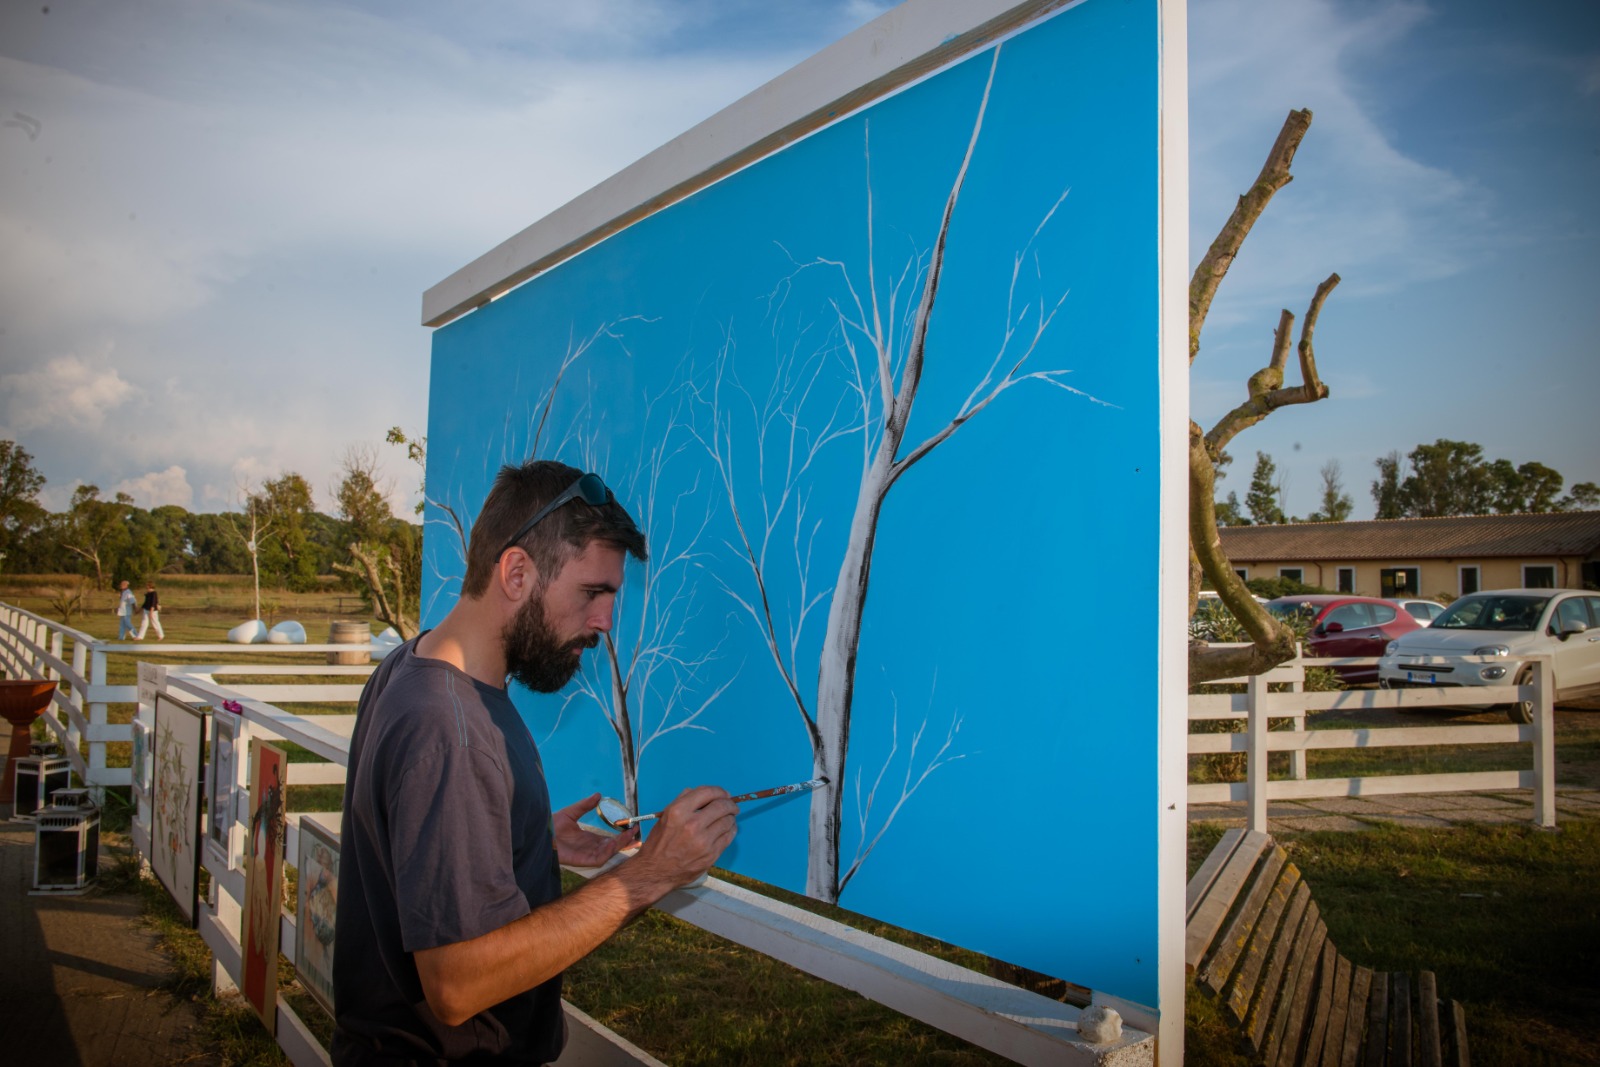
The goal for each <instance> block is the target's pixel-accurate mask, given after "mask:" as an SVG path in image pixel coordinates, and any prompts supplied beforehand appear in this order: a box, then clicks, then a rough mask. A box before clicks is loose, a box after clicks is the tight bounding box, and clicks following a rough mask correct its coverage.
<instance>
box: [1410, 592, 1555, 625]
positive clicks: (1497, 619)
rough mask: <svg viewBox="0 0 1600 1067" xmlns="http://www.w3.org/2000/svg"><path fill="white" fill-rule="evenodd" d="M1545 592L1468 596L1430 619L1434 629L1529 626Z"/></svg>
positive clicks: (1535, 621)
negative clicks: (1538, 594)
mask: <svg viewBox="0 0 1600 1067" xmlns="http://www.w3.org/2000/svg"><path fill="white" fill-rule="evenodd" d="M1548 603H1550V598H1549V597H1547V596H1469V597H1463V598H1462V599H1460V600H1458V601H1456V602H1455V603H1454V604H1451V605H1450V608H1449V610H1447V611H1446V612H1445V613H1444V614H1443V615H1441V616H1439V617H1438V618H1437V619H1435V620H1433V628H1434V629H1435V630H1532V629H1533V628H1534V627H1536V626H1538V625H1539V616H1541V615H1543V614H1544V606H1545V605H1546V604H1548Z"/></svg>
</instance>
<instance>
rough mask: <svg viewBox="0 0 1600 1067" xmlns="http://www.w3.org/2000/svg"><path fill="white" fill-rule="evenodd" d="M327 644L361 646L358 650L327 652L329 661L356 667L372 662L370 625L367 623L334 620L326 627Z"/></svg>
mask: <svg viewBox="0 0 1600 1067" xmlns="http://www.w3.org/2000/svg"><path fill="white" fill-rule="evenodd" d="M328 644H330V645H360V646H361V650H360V651H359V652H357V651H350V652H329V653H328V662H329V663H335V664H343V665H345V666H350V667H357V666H360V665H361V664H363V663H371V662H372V627H371V626H369V625H368V624H367V623H364V622H344V621H338V622H335V623H334V624H333V625H332V626H330V627H329V628H328Z"/></svg>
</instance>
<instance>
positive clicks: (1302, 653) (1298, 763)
mask: <svg viewBox="0 0 1600 1067" xmlns="http://www.w3.org/2000/svg"><path fill="white" fill-rule="evenodd" d="M1305 658H1306V650H1305V648H1304V647H1302V646H1300V645H1296V646H1295V649H1294V659H1293V660H1292V661H1290V662H1291V663H1292V665H1293V666H1294V667H1296V668H1297V669H1298V670H1299V671H1300V680H1299V681H1295V682H1290V683H1289V692H1291V693H1296V694H1298V693H1304V692H1305V691H1306V686H1305V681H1306V665H1305V663H1304V662H1303V661H1304V660H1305ZM1289 728H1290V729H1291V730H1293V731H1294V732H1295V733H1300V732H1302V731H1303V730H1305V728H1306V707H1305V705H1304V704H1303V703H1300V702H1299V701H1296V702H1295V706H1294V720H1293V722H1291V723H1290V726H1289ZM1291 755H1292V757H1293V762H1294V777H1295V780H1296V781H1301V782H1303V781H1305V780H1306V750H1305V749H1303V748H1297V749H1295V750H1294V752H1293V753H1291Z"/></svg>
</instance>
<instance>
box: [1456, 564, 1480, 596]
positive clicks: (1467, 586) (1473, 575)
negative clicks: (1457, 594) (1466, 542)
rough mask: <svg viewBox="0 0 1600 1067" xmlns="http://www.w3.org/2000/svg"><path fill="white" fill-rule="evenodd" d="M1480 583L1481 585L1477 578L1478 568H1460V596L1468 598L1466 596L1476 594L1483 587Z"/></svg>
mask: <svg viewBox="0 0 1600 1067" xmlns="http://www.w3.org/2000/svg"><path fill="white" fill-rule="evenodd" d="M1480 583H1481V579H1480V578H1479V577H1478V568H1477V567H1462V568H1461V595H1462V596H1468V595H1470V594H1472V593H1476V592H1477V591H1478V590H1479V589H1481V588H1483V586H1482V585H1481V584H1480Z"/></svg>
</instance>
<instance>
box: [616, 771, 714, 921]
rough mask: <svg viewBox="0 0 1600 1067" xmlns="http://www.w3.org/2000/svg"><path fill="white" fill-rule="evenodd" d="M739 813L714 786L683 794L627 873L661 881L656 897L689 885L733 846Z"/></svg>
mask: <svg viewBox="0 0 1600 1067" xmlns="http://www.w3.org/2000/svg"><path fill="white" fill-rule="evenodd" d="M738 810H739V806H738V805H737V804H735V803H734V802H733V801H731V800H729V799H728V791H727V790H726V789H720V788H718V787H717V786H714V785H702V786H698V787H696V788H694V789H685V790H684V791H683V792H682V793H680V794H679V795H678V799H677V800H674V801H673V802H672V803H671V804H669V805H667V809H666V810H665V811H663V812H662V813H661V819H660V821H659V822H657V823H656V826H655V828H654V829H653V830H651V831H650V836H649V837H647V838H645V842H644V846H643V847H642V848H640V849H639V855H638V856H637V857H635V858H634V859H633V860H632V861H631V862H629V863H628V865H627V867H628V868H632V869H633V870H634V873H643V872H648V874H649V875H650V876H651V877H652V878H653V879H655V880H657V881H658V882H659V883H660V885H659V886H658V888H659V889H660V893H659V894H658V896H660V895H665V894H666V893H668V892H670V891H671V890H673V889H676V888H678V887H679V886H683V885H688V884H689V883H690V882H692V881H694V880H695V879H696V878H699V877H700V876H701V875H703V874H705V873H706V872H707V871H709V870H710V869H711V867H712V865H713V864H714V863H716V862H717V857H718V856H721V855H722V850H723V849H725V848H727V847H728V845H729V844H731V843H732V841H733V836H734V834H735V833H736V832H737V828H736V827H735V825H734V816H735V814H736V813H737V812H738ZM652 903H653V902H652Z"/></svg>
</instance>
